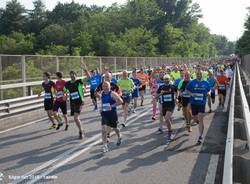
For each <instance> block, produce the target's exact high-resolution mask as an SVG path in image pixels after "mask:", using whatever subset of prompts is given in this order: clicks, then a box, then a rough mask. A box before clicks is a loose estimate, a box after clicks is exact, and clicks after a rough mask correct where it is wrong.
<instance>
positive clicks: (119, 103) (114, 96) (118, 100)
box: [111, 91, 123, 107]
mask: <svg viewBox="0 0 250 184" xmlns="http://www.w3.org/2000/svg"><path fill="white" fill-rule="evenodd" d="M111 97H112V98H113V99H114V100H115V101H116V103H114V104H113V105H111V107H116V106H119V105H121V104H122V103H123V100H122V98H121V97H120V96H119V95H118V94H117V93H115V92H113V91H112V93H111Z"/></svg>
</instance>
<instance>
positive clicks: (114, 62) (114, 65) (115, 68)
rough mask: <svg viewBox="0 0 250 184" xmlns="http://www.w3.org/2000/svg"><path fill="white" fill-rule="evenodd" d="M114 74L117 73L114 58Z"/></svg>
mask: <svg viewBox="0 0 250 184" xmlns="http://www.w3.org/2000/svg"><path fill="white" fill-rule="evenodd" d="M114 70H115V71H114V73H117V71H116V57H114Z"/></svg>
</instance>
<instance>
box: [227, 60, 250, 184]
mask: <svg viewBox="0 0 250 184" xmlns="http://www.w3.org/2000/svg"><path fill="white" fill-rule="evenodd" d="M236 82H237V83H238V85H239V92H240V101H241V102H240V103H241V106H242V112H243V120H244V128H245V133H246V137H247V148H248V151H249V146H250V111H249V106H248V102H247V98H246V95H245V91H244V88H243V84H242V80H241V76H240V68H239V64H238V63H236V66H235V72H234V77H233V85H232V91H231V102H230V110H229V119H228V131H227V139H226V150H225V159H224V170H223V184H233V168H234V165H233V160H234V159H233V158H234V155H233V154H234V153H233V152H234V121H235V96H236V93H235V91H236Z"/></svg>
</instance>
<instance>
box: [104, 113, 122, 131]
mask: <svg viewBox="0 0 250 184" xmlns="http://www.w3.org/2000/svg"><path fill="white" fill-rule="evenodd" d="M101 116H102V125H107V126H109V127H112V128H117V125H118V116H117V112H102V113H101Z"/></svg>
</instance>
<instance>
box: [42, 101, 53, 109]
mask: <svg viewBox="0 0 250 184" xmlns="http://www.w3.org/2000/svg"><path fill="white" fill-rule="evenodd" d="M44 110H46V111H49V110H53V101H52V100H44Z"/></svg>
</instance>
